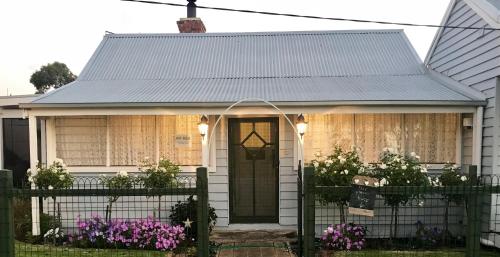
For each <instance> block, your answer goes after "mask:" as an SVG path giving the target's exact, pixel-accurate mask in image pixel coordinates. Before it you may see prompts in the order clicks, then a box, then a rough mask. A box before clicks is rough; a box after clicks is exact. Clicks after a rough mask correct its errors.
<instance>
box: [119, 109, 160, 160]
mask: <svg viewBox="0 0 500 257" xmlns="http://www.w3.org/2000/svg"><path fill="white" fill-rule="evenodd" d="M155 126H156V122H155V116H110V117H109V141H110V143H109V145H110V163H111V166H128V165H137V164H138V162H139V161H141V160H143V159H144V158H145V157H149V158H152V159H154V158H155V156H156V154H155V153H156V132H155V131H156V127H155Z"/></svg>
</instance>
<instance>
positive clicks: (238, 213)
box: [229, 118, 279, 223]
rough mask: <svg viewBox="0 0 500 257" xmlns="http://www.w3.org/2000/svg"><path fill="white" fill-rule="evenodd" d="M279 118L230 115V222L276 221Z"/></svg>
mask: <svg viewBox="0 0 500 257" xmlns="http://www.w3.org/2000/svg"><path fill="white" fill-rule="evenodd" d="M278 149H279V147H278V119H277V118H255V119H229V201H230V204H229V209H230V222H231V223H277V222H278V181H279V180H278V178H279V177H278V174H279V156H278Z"/></svg>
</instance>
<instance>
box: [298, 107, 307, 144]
mask: <svg viewBox="0 0 500 257" xmlns="http://www.w3.org/2000/svg"><path fill="white" fill-rule="evenodd" d="M306 131H307V122H306V121H305V119H304V115H302V113H301V114H299V116H298V117H297V133H299V135H300V138H301V139H302V137H304V134H305V133H306Z"/></svg>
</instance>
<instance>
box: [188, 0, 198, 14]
mask: <svg viewBox="0 0 500 257" xmlns="http://www.w3.org/2000/svg"><path fill="white" fill-rule="evenodd" d="M187 1H188V4H187V17H188V18H195V17H196V0H187Z"/></svg>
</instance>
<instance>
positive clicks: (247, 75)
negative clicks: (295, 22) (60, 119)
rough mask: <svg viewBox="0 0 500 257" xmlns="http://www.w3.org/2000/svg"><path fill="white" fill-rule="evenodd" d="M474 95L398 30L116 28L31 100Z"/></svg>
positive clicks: (343, 98) (288, 99)
mask: <svg viewBox="0 0 500 257" xmlns="http://www.w3.org/2000/svg"><path fill="white" fill-rule="evenodd" d="M249 97H252V98H253V97H255V98H261V99H265V100H268V101H274V102H321V101H325V102H328V101H394V100H395V101H406V100H408V101H476V100H484V99H479V98H478V97H477V96H475V95H474V94H468V93H467V92H465V93H464V92H463V91H460V92H459V91H457V90H454V89H453V87H450V85H445V84H444V83H442V82H441V81H439V80H436V79H434V78H433V77H432V76H429V75H428V74H427V73H426V69H425V68H423V65H422V63H421V61H420V59H419V58H418V57H417V55H416V53H415V51H414V50H413V48H412V47H411V45H410V44H409V41H408V39H407V38H406V36H405V35H404V33H403V32H402V31H401V30H373V31H371V30H368V31H316V32H310V31H309V32H263V33H206V34H110V35H106V36H105V37H104V40H103V41H102V42H101V45H100V46H99V48H98V49H97V50H96V52H95V53H94V55H93V56H92V58H91V59H90V61H89V63H88V64H87V66H86V67H85V68H84V70H83V71H82V73H81V74H80V76H79V78H78V79H77V80H76V81H75V82H73V83H72V84H71V85H67V86H64V87H62V88H60V89H58V90H55V91H53V92H52V93H50V94H47V95H45V96H43V97H41V98H39V99H37V100H35V101H34V102H33V104H63V103H67V104H72V103H79V104H91V103H124V104H125V103H210V102H235V101H238V100H240V99H243V98H249Z"/></svg>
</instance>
